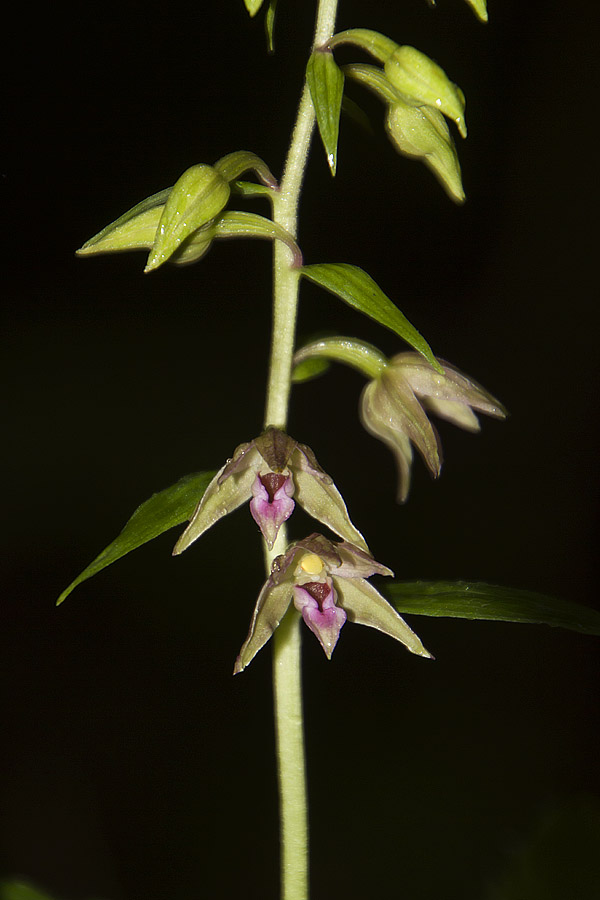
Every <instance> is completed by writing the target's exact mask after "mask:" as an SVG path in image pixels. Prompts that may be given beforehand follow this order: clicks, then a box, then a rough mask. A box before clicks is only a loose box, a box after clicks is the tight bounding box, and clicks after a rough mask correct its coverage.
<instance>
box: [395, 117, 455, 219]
mask: <svg viewBox="0 0 600 900" xmlns="http://www.w3.org/2000/svg"><path fill="white" fill-rule="evenodd" d="M386 129H387V132H388V134H389V136H390V139H391V141H392V143H393V144H394V145H395V146H396V148H397V149H398V150H399V151H400V153H403V154H404V155H405V156H412V157H417V158H419V159H422V160H423V162H424V163H425V165H426V166H428V167H429V168H430V169H431V170H432V172H433V173H434V175H435V176H436V177H437V178H438V180H439V181H440V182H441V184H442V185H443V187H444V188H445V189H446V192H447V193H448V195H449V196H450V197H451V198H452V199H453V200H455V201H456V202H457V203H462V202H463V201H464V199H465V194H464V191H463V187H462V181H461V177H460V165H459V162H458V156H457V153H456V147H455V146H454V141H453V140H452V137H451V135H450V132H449V130H448V126H447V125H446V123H445V121H444V117H443V116H442V114H441V113H439V112H438V111H437V110H435V109H431V108H430V107H427V106H422V107H418V106H409V105H408V104H406V103H402V102H400V101H398V102H397V103H394V104H393V106H390V107H389V109H388V114H387V118H386Z"/></svg>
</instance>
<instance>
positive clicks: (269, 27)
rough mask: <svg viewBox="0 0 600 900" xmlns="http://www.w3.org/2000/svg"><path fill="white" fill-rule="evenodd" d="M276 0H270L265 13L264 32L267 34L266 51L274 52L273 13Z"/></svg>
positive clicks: (275, 8) (275, 7) (275, 9)
mask: <svg viewBox="0 0 600 900" xmlns="http://www.w3.org/2000/svg"><path fill="white" fill-rule="evenodd" d="M276 11H277V0H270V3H269V6H268V8H267V12H266V14H265V34H266V36H267V53H275V36H274V32H275V13H276Z"/></svg>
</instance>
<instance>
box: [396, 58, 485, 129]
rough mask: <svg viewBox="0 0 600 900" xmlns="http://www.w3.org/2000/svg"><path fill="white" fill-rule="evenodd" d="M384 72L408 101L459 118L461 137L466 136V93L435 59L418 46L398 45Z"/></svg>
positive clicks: (453, 118)
mask: <svg viewBox="0 0 600 900" xmlns="http://www.w3.org/2000/svg"><path fill="white" fill-rule="evenodd" d="M384 72H385V74H386V77H387V79H388V81H389V82H390V84H392V85H393V86H394V87H395V88H396V90H397V91H399V92H400V94H402V95H403V96H404V97H405V98H406V100H407V101H408V102H409V103H414V104H416V105H417V106H420V105H423V104H424V105H426V106H431V107H432V108H433V109H439V111H440V112H442V113H444V115H445V116H448V118H449V119H452V120H453V121H454V122H456V126H457V128H458V130H459V132H460V134H461V136H462V137H466V136H467V126H466V124H465V118H464V116H465V97H464V94H463V92H462V91H461V89H460V88H459V87H458V86H457V85H456V84H454V83H453V82H452V81H450V79H449V78H448V76H447V75H446V73H445V72H444V70H443V69H442V68H441V67H440V66H438V65H437V63H434V62H433V60H432V59H429V57H428V56H426V55H425V54H424V53H421V51H420V50H417V49H416V48H415V47H408V46H404V47H398V49H397V50H396V51H395V52H394V53H392V55H391V56H390V57H389V59H388V60H387V61H386V63H385V66H384Z"/></svg>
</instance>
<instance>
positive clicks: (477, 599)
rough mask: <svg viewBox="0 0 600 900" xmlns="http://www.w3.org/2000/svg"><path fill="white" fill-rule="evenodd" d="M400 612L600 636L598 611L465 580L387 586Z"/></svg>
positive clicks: (563, 601)
mask: <svg viewBox="0 0 600 900" xmlns="http://www.w3.org/2000/svg"><path fill="white" fill-rule="evenodd" d="M384 593H385V594H386V596H387V597H388V598H389V600H390V602H391V603H392V605H393V606H394V607H395V608H396V609H397V610H398V612H400V613H408V614H411V613H412V614H413V615H416V616H442V617H451V618H457V619H489V620H495V621H499V622H529V623H533V624H538V625H552V626H555V627H560V628H569V629H570V630H571V631H581V632H583V633H585V634H600V612H598V611H597V610H595V609H592V608H591V607H589V606H582V605H581V604H579V603H570V602H568V601H567V600H560V599H559V598H557V597H548V596H546V595H545V594H536V593H534V592H533V591H523V590H516V589H514V588H507V587H500V586H499V585H494V584H483V583H480V582H468V581H414V582H407V583H398V582H397V583H395V584H391V585H387V586H386V588H385V589H384Z"/></svg>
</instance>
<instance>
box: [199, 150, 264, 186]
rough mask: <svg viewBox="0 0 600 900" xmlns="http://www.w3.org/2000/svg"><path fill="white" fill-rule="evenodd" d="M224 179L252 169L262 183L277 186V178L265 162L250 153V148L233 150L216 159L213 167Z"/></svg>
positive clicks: (231, 179) (233, 177)
mask: <svg viewBox="0 0 600 900" xmlns="http://www.w3.org/2000/svg"><path fill="white" fill-rule="evenodd" d="M213 168H214V169H215V170H216V171H217V172H218V173H219V175H221V176H222V177H223V178H224V179H225V181H233V180H234V179H235V178H239V176H240V175H241V174H242V173H243V172H249V171H252V172H254V173H255V175H256V177H257V178H259V179H260V180H261V181H262V183H263V184H264V185H266V186H267V187H269V188H273V189H276V188H277V179H276V178H275V176H274V175H273V173H272V172H271V170H270V169H269V167H268V165H267V164H266V162H265V161H264V160H263V159H261V158H260V156H257V155H256V153H252V151H251V150H235V151H234V152H233V153H228V154H227V155H226V156H222V157H221V159H218V160H217V161H216V163H215V164H214V167H213Z"/></svg>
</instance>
